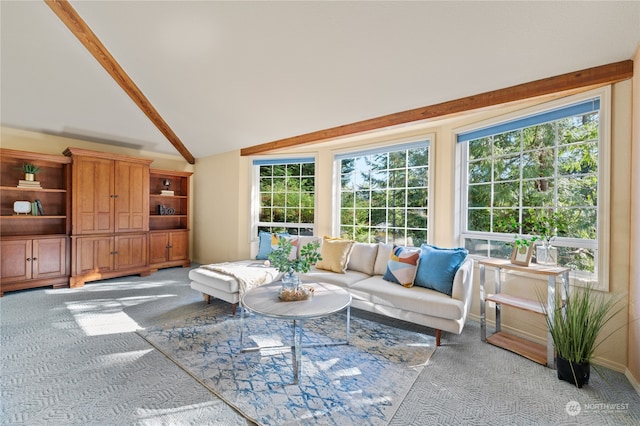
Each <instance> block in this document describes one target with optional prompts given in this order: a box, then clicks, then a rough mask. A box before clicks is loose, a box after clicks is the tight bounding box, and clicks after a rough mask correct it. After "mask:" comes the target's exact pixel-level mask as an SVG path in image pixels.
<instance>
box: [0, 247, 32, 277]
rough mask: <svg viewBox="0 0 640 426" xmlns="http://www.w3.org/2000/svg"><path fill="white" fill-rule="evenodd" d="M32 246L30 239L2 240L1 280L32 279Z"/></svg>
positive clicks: (0, 249)
mask: <svg viewBox="0 0 640 426" xmlns="http://www.w3.org/2000/svg"><path fill="white" fill-rule="evenodd" d="M31 247H32V244H31V240H30V239H25V240H3V241H0V257H2V259H0V263H1V267H0V280H2V282H3V283H4V282H9V281H23V280H29V279H31ZM27 259H29V260H27Z"/></svg>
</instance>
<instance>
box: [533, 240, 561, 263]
mask: <svg viewBox="0 0 640 426" xmlns="http://www.w3.org/2000/svg"><path fill="white" fill-rule="evenodd" d="M536 262H537V263H538V264H539V265H549V266H555V265H557V264H558V249H557V248H556V247H553V246H552V245H551V244H550V243H544V244H542V245H539V246H537V247H536Z"/></svg>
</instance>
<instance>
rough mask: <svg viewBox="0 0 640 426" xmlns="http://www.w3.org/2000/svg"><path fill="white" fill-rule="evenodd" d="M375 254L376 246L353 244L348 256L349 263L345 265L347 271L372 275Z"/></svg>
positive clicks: (376, 252) (376, 251)
mask: <svg viewBox="0 0 640 426" xmlns="http://www.w3.org/2000/svg"><path fill="white" fill-rule="evenodd" d="M377 254H378V245H377V244H366V243H355V244H353V249H352V250H351V256H349V263H348V264H347V270H349V271H358V272H364V273H365V274H367V275H373V267H374V265H375V263H376V255H377Z"/></svg>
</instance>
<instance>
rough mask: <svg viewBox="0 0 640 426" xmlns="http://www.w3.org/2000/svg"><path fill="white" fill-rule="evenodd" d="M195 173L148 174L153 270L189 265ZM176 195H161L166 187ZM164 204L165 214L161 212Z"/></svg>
mask: <svg viewBox="0 0 640 426" xmlns="http://www.w3.org/2000/svg"><path fill="white" fill-rule="evenodd" d="M192 174H193V173H192V172H181V171H175V170H162V169H151V170H150V173H149V263H150V266H151V270H152V271H155V270H158V269H160V268H169V267H173V266H182V267H188V266H190V265H191V259H190V257H189V231H190V229H189V202H190V197H189V192H190V179H191V175H192ZM165 180H169V181H170V185H169V188H168V190H170V191H173V195H162V194H161V191H163V190H167V187H166V186H165V185H164V181H165ZM159 206H162V208H163V209H164V211H165V213H166V212H167V211H168V212H169V213H170V214H161V209H160V207H159Z"/></svg>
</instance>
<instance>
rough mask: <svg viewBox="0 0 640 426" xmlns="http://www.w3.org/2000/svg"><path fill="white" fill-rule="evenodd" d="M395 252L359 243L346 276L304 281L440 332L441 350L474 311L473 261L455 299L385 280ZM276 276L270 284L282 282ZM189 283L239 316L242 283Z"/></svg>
mask: <svg viewBox="0 0 640 426" xmlns="http://www.w3.org/2000/svg"><path fill="white" fill-rule="evenodd" d="M313 238H316V237H300V241H299V244H298V246H299V247H302V246H304V245H305V244H307V243H308V242H309V241H311V240H312V239H313ZM392 249H393V246H392V245H389V244H382V243H379V244H364V243H355V244H354V245H353V248H352V250H351V254H350V257H349V261H348V264H347V268H346V270H345V272H344V273H336V272H331V271H328V270H324V269H318V268H316V267H312V269H311V271H309V272H308V273H306V274H300V278H301V279H302V280H303V281H311V282H314V281H317V282H327V283H331V284H335V285H338V286H340V287H343V288H345V289H347V290H348V291H349V292H350V293H351V296H352V304H351V306H353V307H354V308H357V309H362V310H365V311H369V312H375V313H378V314H382V315H386V316H388V317H392V318H397V319H400V320H404V321H409V322H412V323H416V324H420V325H424V326H427V327H431V328H434V329H435V330H436V344H437V345H438V346H440V339H441V332H442V331H443V330H444V331H448V332H451V333H456V334H460V333H461V332H462V329H463V327H464V324H465V321H466V319H467V316H468V315H469V311H470V309H471V302H472V288H473V260H472V259H470V258H469V257H467V258H466V259H465V260H464V262H463V263H462V265H461V266H460V267H459V268H458V270H457V272H456V273H455V276H454V279H453V287H452V292H451V296H449V295H447V294H443V293H441V292H438V291H435V290H432V289H428V288H424V287H419V286H416V285H414V286H412V287H404V286H402V285H400V284H396V283H393V282H389V281H387V280H385V279H383V275H384V274H385V271H386V269H387V263H388V261H389V257H390V255H391V251H392ZM256 262H257V261H256V260H243V261H239V262H234V265H237V264H243V263H244V264H246V265H250V264H254V265H255V263H256ZM423 266H424V265H423ZM265 269H269V268H265ZM272 272H273V271H270V274H271V275H270V279H271V277H273V278H272V279H273V280H277V279H279V276H278V275H277V274H273V273H272ZM189 278H190V279H191V287H192V288H193V289H194V290H197V291H200V292H202V293H203V294H204V295H205V296H207V298H208V297H210V296H213V297H217V298H219V299H222V300H225V301H227V302H229V303H232V304H233V307H232V310H233V313H234V314H235V312H236V308H235V306H236V304H237V303H238V302H239V299H240V296H239V293H238V290H239V283H238V280H237V279H235V278H233V277H232V276H229V275H225V274H223V273H220V272H217V271H212V270H209V269H206V266H203V267H199V268H195V269H192V270H191V271H189Z"/></svg>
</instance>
